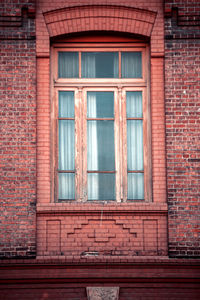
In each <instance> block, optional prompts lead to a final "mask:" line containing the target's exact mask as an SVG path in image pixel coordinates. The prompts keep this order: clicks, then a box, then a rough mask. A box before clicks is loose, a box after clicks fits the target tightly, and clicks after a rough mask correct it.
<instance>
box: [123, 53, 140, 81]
mask: <svg viewBox="0 0 200 300" xmlns="http://www.w3.org/2000/svg"><path fill="white" fill-rule="evenodd" d="M121 55H122V78H141V77H142V53H141V52H122V54H121Z"/></svg>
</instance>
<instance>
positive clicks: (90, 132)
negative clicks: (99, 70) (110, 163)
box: [87, 92, 99, 200]
mask: <svg viewBox="0 0 200 300" xmlns="http://www.w3.org/2000/svg"><path fill="white" fill-rule="evenodd" d="M87 115H88V117H89V118H96V117H97V101H96V93H95V92H94V93H93V92H89V93H88V94H87ZM87 168H88V171H97V170H98V169H99V166H98V141H97V121H88V124H87ZM98 177H99V175H98V174H95V173H89V174H88V200H98V199H99V178H98Z"/></svg>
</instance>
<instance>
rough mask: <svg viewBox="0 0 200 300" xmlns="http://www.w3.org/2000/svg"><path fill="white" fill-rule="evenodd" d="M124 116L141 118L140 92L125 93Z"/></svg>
mask: <svg viewBox="0 0 200 300" xmlns="http://www.w3.org/2000/svg"><path fill="white" fill-rule="evenodd" d="M126 116H127V118H142V116H143V112H142V92H127V93H126Z"/></svg>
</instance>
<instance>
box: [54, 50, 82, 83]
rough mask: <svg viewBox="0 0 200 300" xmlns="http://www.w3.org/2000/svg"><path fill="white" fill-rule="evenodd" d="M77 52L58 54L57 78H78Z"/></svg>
mask: <svg viewBox="0 0 200 300" xmlns="http://www.w3.org/2000/svg"><path fill="white" fill-rule="evenodd" d="M78 65H79V59H78V52H59V54H58V77H60V78H78V77H79V66H78Z"/></svg>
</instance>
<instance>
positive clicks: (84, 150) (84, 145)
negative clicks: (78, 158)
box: [81, 89, 87, 202]
mask: <svg viewBox="0 0 200 300" xmlns="http://www.w3.org/2000/svg"><path fill="white" fill-rule="evenodd" d="M81 100H82V104H81V108H82V114H81V115H82V138H81V141H82V148H81V151H82V162H81V163H82V200H83V201H84V202H85V201H87V91H86V90H85V89H84V90H83V92H82V97H81Z"/></svg>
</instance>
